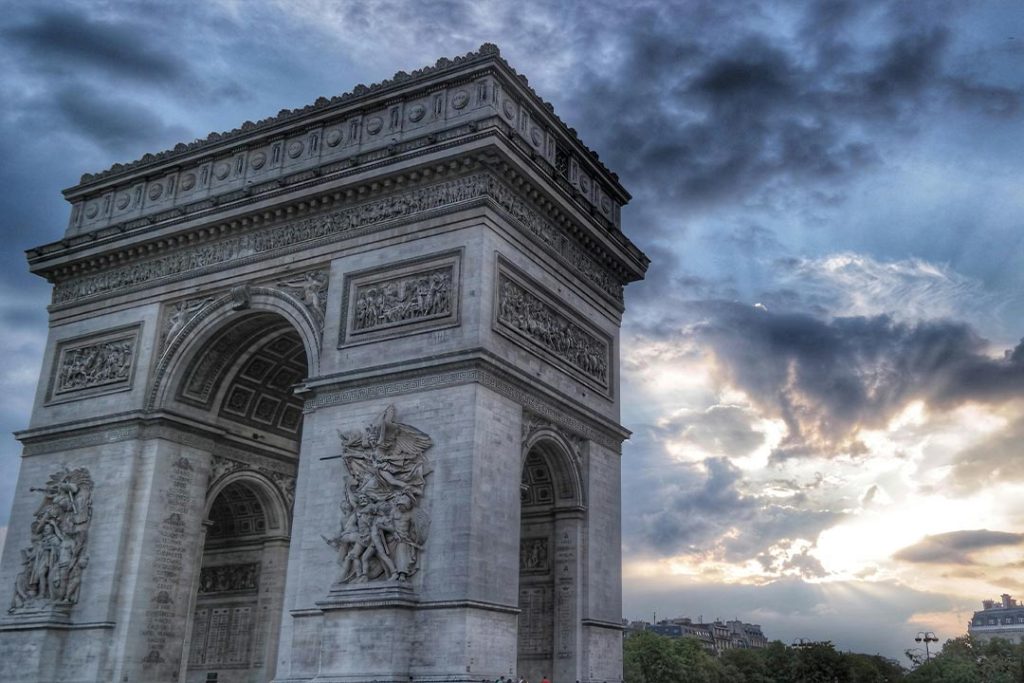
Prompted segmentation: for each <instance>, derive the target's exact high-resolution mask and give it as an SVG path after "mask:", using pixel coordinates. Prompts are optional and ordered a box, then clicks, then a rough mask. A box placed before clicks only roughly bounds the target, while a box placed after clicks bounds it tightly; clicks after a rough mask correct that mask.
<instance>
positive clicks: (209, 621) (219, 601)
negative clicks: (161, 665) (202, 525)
mask: <svg viewBox="0 0 1024 683" xmlns="http://www.w3.org/2000/svg"><path fill="white" fill-rule="evenodd" d="M218 488H219V491H218V492H217V493H216V494H215V495H214V497H213V498H212V500H211V501H210V505H209V513H208V521H207V523H206V538H205V542H204V544H203V554H202V561H201V566H200V569H199V580H198V582H197V583H198V586H197V588H196V595H195V606H194V609H193V612H192V627H191V636H190V643H189V651H188V653H187V655H188V674H187V677H186V680H187V681H189V682H190V683H191V682H195V683H206V682H207V681H210V680H216V681H217V682H218V683H225V682H226V683H257V682H260V683H262V682H264V681H269V680H270V678H271V676H272V673H273V668H274V666H273V665H274V660H275V658H276V654H277V652H276V651H277V647H276V639H277V631H278V629H279V628H280V623H281V605H282V601H283V598H284V578H285V567H286V565H287V561H288V537H287V529H286V528H281V527H282V523H283V522H284V521H285V520H283V519H281V518H280V514H281V512H282V511H283V510H281V509H280V508H281V507H282V506H281V501H280V500H278V494H277V492H276V491H274V490H273V489H272V485H270V484H269V483H268V482H262V481H260V480H259V479H258V478H256V477H253V476H251V475H250V476H246V475H240V476H237V477H234V478H232V479H231V480H230V481H228V482H227V483H225V484H223V485H221V486H219V487H218ZM282 532H284V533H282Z"/></svg>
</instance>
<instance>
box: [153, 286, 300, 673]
mask: <svg viewBox="0 0 1024 683" xmlns="http://www.w3.org/2000/svg"><path fill="white" fill-rule="evenodd" d="M307 342H308V340H306V339H305V337H304V335H303V334H302V333H301V332H300V329H299V328H297V327H296V325H295V324H294V321H292V320H290V319H289V318H288V317H286V316H285V315H283V314H282V313H281V312H279V311H276V310H267V309H266V308H263V309H256V310H252V309H246V310H242V311H236V310H232V309H231V308H230V307H228V306H223V307H220V309H219V312H218V314H217V315H214V316H210V320H208V321H205V324H204V325H200V326H197V327H196V328H195V329H194V330H192V339H191V340H190V341H189V342H188V343H187V344H184V345H182V348H181V349H180V352H179V353H178V354H176V355H175V356H173V357H167V358H164V359H162V362H163V366H162V367H163V368H164V369H165V373H166V374H165V375H164V376H165V377H167V378H168V381H167V382H166V383H165V384H164V385H163V386H162V387H159V393H158V394H155V396H157V397H158V398H159V399H160V400H159V406H160V407H161V408H162V409H164V410H167V411H169V412H173V413H175V414H178V415H182V416H185V417H187V418H189V419H191V420H193V421H198V422H202V423H205V424H208V425H210V426H211V427H214V428H215V429H216V431H217V433H218V434H221V435H222V436H220V437H219V438H218V441H217V445H215V446H214V449H213V452H212V453H211V474H210V479H209V486H208V489H207V495H206V508H205V510H206V516H205V519H204V525H203V528H204V534H203V538H202V539H201V540H200V541H199V543H200V544H201V550H200V548H198V547H197V548H196V552H197V556H196V564H195V573H194V576H195V579H194V581H193V590H192V594H191V609H190V611H189V613H188V614H189V626H188V628H187V629H186V631H185V640H184V643H183V647H184V652H183V657H182V667H183V669H184V673H185V677H184V678H185V680H186V681H187V682H188V683H208V682H209V681H214V680H215V681H217V682H218V683H265V682H267V681H270V680H272V678H273V675H274V668H275V664H276V659H277V647H278V643H277V641H278V637H279V631H280V626H281V618H282V607H283V602H284V589H285V573H286V569H287V563H288V547H289V539H290V532H291V505H292V501H293V499H294V486H295V476H296V473H297V465H298V458H299V448H300V444H301V440H302V426H303V425H302V415H303V413H302V409H303V404H302V400H301V399H300V398H299V397H298V396H296V393H295V389H296V386H297V385H298V384H299V383H301V382H302V380H303V379H304V378H306V377H307V376H308V375H309V368H310V363H309V348H310V347H309V344H308V343H307ZM172 343H173V342H172Z"/></svg>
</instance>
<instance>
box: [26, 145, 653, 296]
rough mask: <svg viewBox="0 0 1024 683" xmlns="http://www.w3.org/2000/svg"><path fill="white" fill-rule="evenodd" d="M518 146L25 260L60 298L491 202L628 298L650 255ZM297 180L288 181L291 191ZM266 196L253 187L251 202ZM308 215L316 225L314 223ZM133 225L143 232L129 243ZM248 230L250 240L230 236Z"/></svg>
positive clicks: (170, 277) (178, 275)
mask: <svg viewBox="0 0 1024 683" xmlns="http://www.w3.org/2000/svg"><path fill="white" fill-rule="evenodd" d="M520 156H521V155H520V154H519V153H518V152H517V151H516V150H515V149H514V148H510V147H509V146H507V145H498V144H493V145H488V146H486V147H484V148H482V149H477V150H474V151H472V152H468V153H465V154H461V155H457V156H453V157H452V158H450V159H446V160H444V161H438V162H434V163H431V164H428V165H424V166H419V167H416V168H412V169H407V170H403V171H401V172H397V173H393V174H390V175H387V176H379V177H377V178H374V179H372V180H367V181H365V182H362V183H359V184H353V185H351V186H348V187H334V188H330V189H325V190H323V191H321V192H318V193H315V194H314V193H311V194H308V195H306V196H305V197H302V198H295V199H292V200H291V201H288V202H286V203H282V204H280V205H278V206H275V207H271V208H259V209H256V210H253V211H251V213H248V214H244V213H241V212H240V213H238V214H237V215H236V216H235V217H232V218H230V219H226V220H225V219H222V220H220V221H217V222H213V223H207V224H205V225H201V226H195V227H190V228H189V229H187V230H184V231H181V232H177V233H174V232H171V229H172V228H173V224H168V226H167V228H168V229H167V230H166V231H165V232H164V234H162V235H159V236H157V235H153V236H151V237H150V236H149V235H147V234H146V231H142V230H138V231H135V232H134V233H127V234H120V235H119V236H116V237H115V236H114V235H108V236H106V237H105V238H99V237H97V238H96V239H95V240H92V241H88V242H76V243H75V244H73V245H72V244H70V243H69V242H68V241H67V240H65V243H66V246H58V247H57V248H58V249H59V251H52V252H49V251H47V250H46V247H42V248H40V250H36V251H34V252H30V263H31V264H32V270H33V272H35V273H37V274H39V275H42V276H44V277H46V278H47V279H48V280H49V281H50V282H52V283H54V284H55V285H56V286H55V288H54V295H53V309H54V310H60V309H62V308H67V307H69V306H73V305H77V304H78V303H80V302H87V301H92V300H96V299H98V298H100V297H109V296H112V295H118V294H127V293H131V292H135V291H140V290H142V289H145V288H147V287H150V286H154V285H157V284H161V285H162V284H166V283H170V282H174V281H176V280H177V279H182V278H186V277H194V276H196V275H200V274H202V273H205V272H211V271H213V270H220V269H224V268H230V267H234V266H237V265H243V264H244V263H248V262H252V261H254V260H259V259H263V258H268V257H272V256H276V255H280V254H284V253H289V252H290V251H294V250H297V249H306V248H309V247H310V246H315V245H316V244H320V243H327V242H331V241H339V240H345V239H347V238H350V237H357V236H362V235H365V234H367V233H368V232H372V231H377V230H386V229H388V228H390V227H395V226H398V225H401V224H403V223H408V222H412V221H416V220H422V219H424V218H428V217H430V216H432V215H436V214H440V213H447V212H450V211H455V210H459V209H463V208H471V207H472V206H474V205H484V204H487V205H489V206H491V207H492V208H495V209H497V210H498V211H499V212H501V213H503V214H504V215H505V217H507V218H508V219H509V220H510V222H511V223H512V224H513V225H516V226H517V227H519V228H520V229H521V230H522V231H523V232H524V233H526V235H527V236H528V237H531V238H533V239H534V241H535V242H538V243H540V246H541V247H542V248H546V250H547V251H548V252H549V253H551V254H552V255H553V256H555V257H556V258H557V259H561V260H562V261H563V262H565V264H566V265H568V266H569V267H570V269H572V270H574V271H575V272H577V274H578V275H580V276H581V278H582V279H584V280H587V279H589V280H590V281H591V282H592V283H593V284H595V285H596V290H597V291H598V292H599V293H600V294H603V295H604V296H605V297H606V298H607V299H608V300H609V302H611V303H612V304H613V305H614V306H616V307H617V308H621V305H622V287H623V285H624V284H626V283H628V282H632V281H635V280H637V279H639V278H641V277H642V274H643V272H644V270H645V269H646V266H647V263H648V260H647V258H646V256H644V255H643V253H642V252H640V251H639V250H638V249H637V248H636V247H635V246H634V245H633V244H632V243H631V242H630V241H629V240H628V238H626V237H625V236H624V235H622V233H620V232H617V231H616V232H608V231H604V230H602V231H596V230H595V229H594V228H593V227H589V226H587V223H588V222H590V221H589V219H588V217H587V216H586V215H584V214H582V213H580V212H578V211H576V210H573V209H569V208H568V207H567V203H566V202H565V200H564V195H565V190H564V189H563V188H560V187H558V186H557V184H550V183H544V184H543V186H541V185H539V184H538V183H537V182H536V181H535V180H534V179H533V178H531V177H530V176H528V175H526V174H524V173H522V172H520V170H519V169H518V168H517V166H518V164H517V160H518V161H521V159H519V158H518V157H520ZM361 170H366V169H361ZM324 181H325V178H323V177H318V178H315V179H314V180H310V181H308V182H307V184H308V185H309V186H310V187H311V189H312V187H313V186H315V185H318V184H320V183H322V182H324ZM456 185H459V187H455V186H456ZM301 187H302V186H293V187H290V188H288V192H293V191H295V190H296V189H301ZM431 192H433V194H430V193H431ZM262 199H263V198H262V197H258V198H252V197H250V198H248V199H247V200H245V203H246V204H251V203H254V202H255V201H257V200H260V201H262ZM238 208H240V207H238ZM224 210H225V207H223V206H218V207H211V209H210V214H211V215H210V217H211V218H213V217H214V215H213V214H214V213H218V214H222V213H223V211H224ZM199 217H201V216H187V217H179V218H178V219H177V220H176V221H174V223H178V224H180V223H183V222H185V221H188V222H190V223H193V224H194V222H195V220H194V219H196V218H199ZM318 221H319V223H317V222H318ZM303 222H305V223H306V227H303ZM310 222H312V223H316V225H313V227H312V228H311V227H309V224H310ZM328 223H329V225H328ZM296 226H298V227H296ZM292 228H295V229H292ZM300 228H301V229H300ZM280 230H285V231H289V232H290V234H291V235H292V237H285V238H281V239H279V236H277V235H274V234H272V231H280ZM261 231H264V232H261ZM264 233H265V235H264ZM295 235H298V237H295ZM306 235H310V237H308V239H307V238H305V237H304V236H306ZM132 237H136V238H142V239H140V240H139V241H138V242H136V243H135V244H125V241H126V240H128V239H131V238H132ZM146 237H149V239H146ZM263 237H266V239H263ZM241 242H245V243H246V244H247V245H248V246H245V247H244V248H243V247H237V248H231V245H232V244H235V243H241ZM104 247H106V249H104ZM168 264H170V265H168Z"/></svg>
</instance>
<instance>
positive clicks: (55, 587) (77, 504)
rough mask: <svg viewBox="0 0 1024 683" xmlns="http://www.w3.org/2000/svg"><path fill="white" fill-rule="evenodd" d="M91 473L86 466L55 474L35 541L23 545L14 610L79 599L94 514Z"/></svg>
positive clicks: (34, 533)
mask: <svg viewBox="0 0 1024 683" xmlns="http://www.w3.org/2000/svg"><path fill="white" fill-rule="evenodd" d="M92 488H93V482H92V477H90V476H89V471H88V470H87V469H85V468H79V469H75V470H68V469H63V470H60V471H59V472H57V473H55V474H52V475H50V480H49V481H48V482H47V483H46V486H44V487H43V488H41V489H37V488H33V489H32V490H33V491H39V492H41V493H43V494H44V496H45V497H44V498H43V502H42V504H41V505H40V506H39V509H38V510H37V511H36V514H35V520H34V521H33V522H32V545H31V546H30V547H28V548H26V549H24V550H22V570H21V573H19V574H18V577H17V579H16V580H15V587H14V597H13V599H12V600H11V608H10V611H11V612H14V611H16V610H18V609H21V608H42V607H45V606H47V605H61V604H65V605H70V604H74V603H76V602H78V593H79V589H80V587H81V585H82V572H83V571H84V570H85V568H86V566H87V565H88V563H89V555H88V553H86V552H85V541H86V534H87V532H88V526H89V521H90V520H91V519H92Z"/></svg>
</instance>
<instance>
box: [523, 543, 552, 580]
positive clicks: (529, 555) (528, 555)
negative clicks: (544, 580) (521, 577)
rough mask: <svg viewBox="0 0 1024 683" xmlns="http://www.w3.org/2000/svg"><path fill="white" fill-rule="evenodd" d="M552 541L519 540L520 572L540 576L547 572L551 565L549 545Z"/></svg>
mask: <svg viewBox="0 0 1024 683" xmlns="http://www.w3.org/2000/svg"><path fill="white" fill-rule="evenodd" d="M549 543H550V541H549V539H548V538H547V537H544V538H523V539H520V540H519V571H522V572H536V573H538V574H540V573H544V572H547V571H548V570H549V569H550V568H551V565H550V563H549V562H548V545H549Z"/></svg>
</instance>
